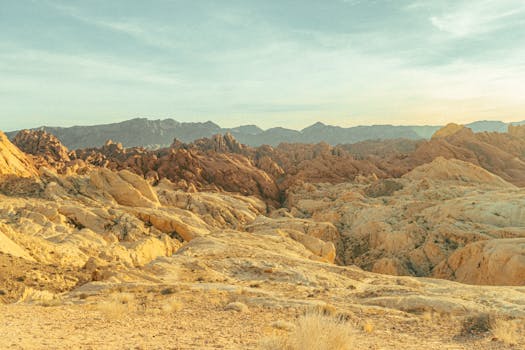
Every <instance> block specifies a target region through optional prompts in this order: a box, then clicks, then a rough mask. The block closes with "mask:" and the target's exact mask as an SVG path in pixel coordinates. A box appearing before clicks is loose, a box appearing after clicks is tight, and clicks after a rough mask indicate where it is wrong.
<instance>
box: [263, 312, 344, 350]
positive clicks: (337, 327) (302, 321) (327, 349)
mask: <svg viewBox="0 0 525 350" xmlns="http://www.w3.org/2000/svg"><path fill="white" fill-rule="evenodd" d="M351 345H352V335H351V333H350V329H349V327H348V325H347V324H346V323H344V322H342V321H340V320H338V319H336V318H334V317H331V316H328V315H325V314H323V313H320V312H310V313H307V314H306V315H304V316H302V317H300V318H299V319H298V320H297V322H296V324H295V327H294V328H293V329H292V331H291V332H290V333H289V334H288V335H287V336H285V337H275V336H274V337H268V338H264V339H262V340H261V342H260V343H259V347H260V349H261V350H303V349H308V350H350V349H351Z"/></svg>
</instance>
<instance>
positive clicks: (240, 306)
mask: <svg viewBox="0 0 525 350" xmlns="http://www.w3.org/2000/svg"><path fill="white" fill-rule="evenodd" d="M224 310H232V311H237V312H248V306H246V304H244V303H241V302H239V301H236V302H233V303H229V304H228V305H226V306H225V307H224Z"/></svg>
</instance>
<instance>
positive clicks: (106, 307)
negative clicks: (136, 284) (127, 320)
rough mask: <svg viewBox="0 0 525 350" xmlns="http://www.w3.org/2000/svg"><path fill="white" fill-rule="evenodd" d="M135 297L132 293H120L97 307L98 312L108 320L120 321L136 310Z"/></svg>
mask: <svg viewBox="0 0 525 350" xmlns="http://www.w3.org/2000/svg"><path fill="white" fill-rule="evenodd" d="M134 301H135V296H134V295H133V294H131V293H118V294H114V295H112V296H111V298H110V299H109V300H107V301H104V302H102V303H100V304H98V305H97V309H98V311H100V313H102V314H103V315H104V316H105V317H106V318H107V319H110V320H113V319H119V318H122V317H123V316H124V315H126V314H129V313H131V312H133V311H134V310H135V304H134Z"/></svg>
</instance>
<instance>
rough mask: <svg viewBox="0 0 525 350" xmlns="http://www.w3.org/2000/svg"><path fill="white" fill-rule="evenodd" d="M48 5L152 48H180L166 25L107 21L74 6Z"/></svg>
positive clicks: (86, 22) (50, 3)
mask: <svg viewBox="0 0 525 350" xmlns="http://www.w3.org/2000/svg"><path fill="white" fill-rule="evenodd" d="M47 3H48V4H49V5H50V6H51V7H52V8H54V9H55V10H57V11H59V12H60V13H62V14H63V15H66V16H69V17H71V18H74V19H76V20H78V21H80V22H83V23H85V24H88V25H92V26H96V27H99V28H103V29H108V30H111V31H113V32H117V33H120V34H124V35H127V36H129V37H131V38H134V39H135V40H137V41H139V42H142V43H144V44H147V45H150V46H154V47H159V48H163V49H176V48H179V45H177V42H176V41H175V40H174V39H173V36H172V35H171V34H173V33H170V28H168V27H166V26H165V25H160V24H158V23H156V24H155V25H153V24H152V23H144V22H140V21H137V20H135V21H133V20H130V19H127V20H125V21H123V20H120V21H119V20H115V19H112V20H107V19H104V18H101V17H94V16H89V15H87V14H85V13H83V12H82V11H81V9H79V8H77V7H74V6H72V5H64V4H57V3H55V2H51V1H48V2H47Z"/></svg>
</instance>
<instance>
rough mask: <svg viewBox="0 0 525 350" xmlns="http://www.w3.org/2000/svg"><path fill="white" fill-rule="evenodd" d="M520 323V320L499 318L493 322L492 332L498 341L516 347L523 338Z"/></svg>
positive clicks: (491, 325)
mask: <svg viewBox="0 0 525 350" xmlns="http://www.w3.org/2000/svg"><path fill="white" fill-rule="evenodd" d="M518 322H519V321H518V320H504V319H501V318H498V319H495V320H494V321H493V322H491V324H490V331H491V333H492V335H493V336H494V337H495V338H496V339H497V340H499V341H501V342H503V343H505V344H508V345H516V344H518V342H519V341H520V337H521V330H520V326H519V323H518Z"/></svg>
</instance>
